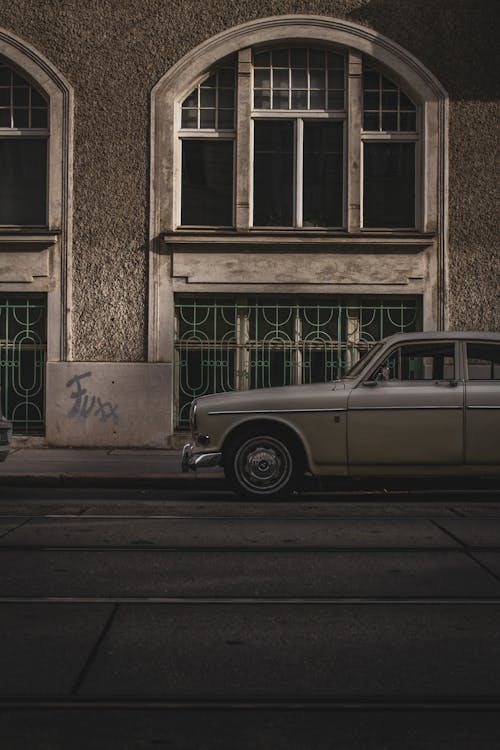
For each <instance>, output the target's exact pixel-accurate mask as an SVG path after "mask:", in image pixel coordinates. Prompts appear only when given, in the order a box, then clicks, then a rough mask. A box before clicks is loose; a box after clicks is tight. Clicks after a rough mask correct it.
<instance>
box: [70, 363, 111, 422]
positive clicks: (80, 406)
mask: <svg viewBox="0 0 500 750" xmlns="http://www.w3.org/2000/svg"><path fill="white" fill-rule="evenodd" d="M91 376H92V373H91V372H83V373H82V374H81V375H75V376H74V377H72V378H71V380H68V382H67V383H66V388H74V390H73V391H72V392H71V393H70V398H72V399H74V402H75V403H74V404H73V406H72V407H71V409H70V410H69V412H68V417H80V418H83V419H87V417H91V416H94V417H98V418H99V420H100V421H101V422H107V421H108V419H112V420H113V423H114V424H118V413H117V412H118V404H113V403H112V402H111V401H103V400H102V399H101V398H100V397H99V396H93V395H91V394H90V393H89V392H88V390H87V388H84V387H83V386H82V383H81V381H82V380H83V379H84V378H90V377H91Z"/></svg>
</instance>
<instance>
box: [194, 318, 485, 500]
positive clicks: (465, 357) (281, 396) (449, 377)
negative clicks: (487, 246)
mask: <svg viewBox="0 0 500 750" xmlns="http://www.w3.org/2000/svg"><path fill="white" fill-rule="evenodd" d="M191 432H192V442H191V443H189V444H187V445H186V446H185V447H184V451H183V457H182V465H183V469H184V470H185V471H188V470H190V469H191V470H195V469H198V468H200V467H206V466H216V465H221V466H223V467H224V472H225V475H226V477H227V479H228V480H229V481H230V483H231V485H232V486H233V488H234V489H235V490H236V491H237V492H238V493H239V494H240V495H244V496H247V497H255V498H271V497H278V496H282V495H284V494H288V493H290V492H291V491H292V490H293V489H294V488H296V486H297V483H298V482H299V480H300V477H301V476H302V475H304V474H305V473H310V474H312V475H314V476H344V477H345V476H357V477H367V476H379V477H380V476H393V477H394V476H396V477H402V476H418V477H425V476H451V475H463V476H466V475H478V476H479V475H490V476H491V475H496V476H499V475H500V334H498V333H486V332H484V333H481V332H460V333H451V332H438V333H432V332H426V333H414V334H398V335H395V336H391V337H389V338H386V339H384V340H383V341H381V342H379V343H377V344H376V345H375V346H374V347H373V348H372V349H371V350H370V351H369V353H368V354H366V356H365V357H364V358H362V359H361V360H359V361H358V362H357V363H356V364H355V365H354V367H352V368H351V370H350V371H348V372H347V374H346V375H345V376H344V377H343V378H342V379H341V380H336V381H334V382H330V383H317V384H313V385H297V386H285V387H277V388H263V389H260V390H259V389H258V390H251V391H239V392H232V393H217V394H213V395H211V396H203V397H201V398H198V399H196V400H195V401H193V403H192V405H191Z"/></svg>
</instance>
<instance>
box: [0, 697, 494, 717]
mask: <svg viewBox="0 0 500 750" xmlns="http://www.w3.org/2000/svg"><path fill="white" fill-rule="evenodd" d="M0 709H1V710H6V709H12V710H23V709H31V710H75V709H77V710H82V711H85V710H89V709H92V710H96V709H97V710H103V711H106V710H110V709H128V710H139V711H140V710H143V711H144V710H150V711H165V710H186V711H196V710H206V709H214V710H242V709H243V710H249V711H251V710H257V711H258V710H262V709H268V710H279V709H282V710H290V711H295V710H297V709H301V710H311V711H335V710H340V711H345V710H351V711H381V710H391V711H408V710H413V711H456V710H457V709H460V710H461V711H471V712H472V711H478V712H489V711H495V713H497V712H498V711H499V709H500V698H499V697H497V696H485V697H484V698H477V699H474V698H473V699H471V698H461V697H453V696H447V697H444V698H438V699H435V698H425V697H415V698H414V697H410V696H408V697H400V698H398V699H397V700H390V699H383V698H381V699H379V700H377V699H375V700H374V699H373V698H368V697H366V698H359V699H357V700H356V699H353V698H347V697H338V698H333V697H329V696H317V697H316V696H315V697H311V698H307V697H306V696H289V697H288V696H281V697H277V698H270V699H269V698H262V697H260V696H255V697H249V698H246V699H240V700H235V699H233V700H231V699H224V698H221V699H219V700H218V699H216V698H215V699H214V698H203V697H202V696H198V697H197V698H182V697H179V698H172V699H170V700H158V699H156V700H154V699H151V698H141V697H137V698H124V699H120V698H112V697H108V698H104V699H102V700H100V699H98V698H81V699H75V698H68V699H65V698H64V697H55V698H54V699H53V700H50V699H47V698H40V699H39V698H32V699H26V698H15V697H14V698H0Z"/></svg>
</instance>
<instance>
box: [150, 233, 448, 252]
mask: <svg viewBox="0 0 500 750" xmlns="http://www.w3.org/2000/svg"><path fill="white" fill-rule="evenodd" d="M436 236H437V235H436V233H435V232H416V231H414V230H409V231H405V230H375V231H369V230H362V231H361V232H356V233H347V232H345V231H331V230H330V231H328V230H325V231H317V230H305V231H304V230H300V229H299V230H297V229H294V230H280V229H278V230H269V231H266V230H262V229H259V230H255V229H252V230H250V231H248V232H244V233H243V232H236V231H234V230H229V231H226V230H220V229H214V230H207V229H199V230H192V229H190V230H178V231H176V232H164V233H162V234H161V235H160V240H161V244H162V246H163V247H164V249H167V248H168V247H169V246H171V245H175V246H176V250H177V251H178V252H182V251H183V250H184V251H186V252H189V251H190V250H192V249H196V248H197V247H199V246H202V247H203V250H204V252H210V251H211V250H212V251H214V252H226V251H227V252H234V249H235V246H238V245H241V246H244V247H245V252H248V251H252V249H253V248H252V246H255V251H256V252H262V251H263V250H265V249H266V247H268V248H269V249H271V248H272V249H273V251H274V252H276V251H277V250H278V247H275V246H279V247H280V248H282V249H283V250H285V251H286V246H301V248H302V249H304V248H305V247H314V248H317V249H318V250H320V252H325V253H327V252H335V253H338V252H353V251H355V252H364V253H387V252H405V253H408V252H415V253H418V252H421V251H423V250H426V249H427V248H428V247H431V246H432V245H433V244H434V242H435V240H436Z"/></svg>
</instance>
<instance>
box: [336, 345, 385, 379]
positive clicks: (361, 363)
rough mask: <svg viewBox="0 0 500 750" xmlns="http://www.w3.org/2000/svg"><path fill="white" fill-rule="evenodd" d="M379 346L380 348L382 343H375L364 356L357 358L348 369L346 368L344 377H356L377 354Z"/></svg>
mask: <svg viewBox="0 0 500 750" xmlns="http://www.w3.org/2000/svg"><path fill="white" fill-rule="evenodd" d="M381 348H382V343H378V344H376V345H375V346H374V347H373V349H370V350H369V352H368V353H367V354H365V356H364V357H362V358H361V359H360V360H358V361H357V362H356V363H355V364H354V365H353V366H352V367H350V368H349V370H347V372H346V373H345V375H344V378H355V377H357V376H358V375H359V373H360V372H361V371H362V370H364V369H365V367H366V366H367V365H368V363H369V362H371V361H372V359H373V358H374V357H375V356H376V355H377V354H378V352H379V351H380V350H381Z"/></svg>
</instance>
